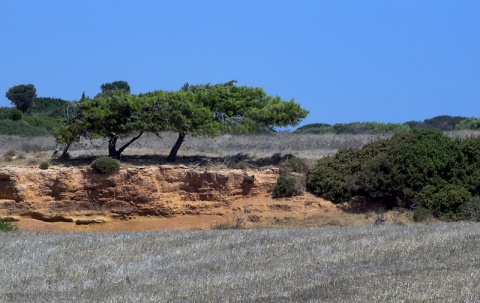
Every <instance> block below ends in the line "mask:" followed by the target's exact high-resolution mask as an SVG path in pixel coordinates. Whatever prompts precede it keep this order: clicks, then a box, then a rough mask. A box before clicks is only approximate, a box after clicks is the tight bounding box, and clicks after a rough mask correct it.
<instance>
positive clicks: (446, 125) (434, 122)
mask: <svg viewBox="0 0 480 303" xmlns="http://www.w3.org/2000/svg"><path fill="white" fill-rule="evenodd" d="M464 119H465V117H460V116H454V117H452V116H447V115H444V116H437V117H433V118H431V119H425V120H424V121H423V123H425V124H426V125H427V126H429V127H432V128H437V129H440V130H443V131H448V130H454V129H455V128H456V125H457V124H458V123H459V122H461V121H462V120H464Z"/></svg>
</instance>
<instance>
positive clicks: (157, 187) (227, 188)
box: [0, 165, 278, 224]
mask: <svg viewBox="0 0 480 303" xmlns="http://www.w3.org/2000/svg"><path fill="white" fill-rule="evenodd" d="M252 175H253V176H255V180H254V181H253V183H252V182H245V173H244V172H243V171H241V170H218V171H204V170H200V171H193V170H191V169H190V168H188V167H185V166H172V165H162V166H149V167H136V168H127V169H122V170H120V171H119V172H117V173H113V174H107V175H101V174H97V173H95V172H93V171H92V170H91V169H89V168H65V167H54V168H50V169H46V170H41V169H39V168H33V167H30V168H27V167H5V168H2V169H0V215H3V216H15V215H17V216H30V217H32V218H37V219H40V220H43V221H52V222H53V221H66V222H72V221H73V219H72V216H75V217H78V216H83V217H84V218H89V217H95V216H106V217H110V218H128V217H129V216H174V215H181V214H202V215H222V214H223V213H224V212H225V209H228V208H226V206H229V205H231V203H234V201H236V200H238V199H245V198H248V197H254V196H266V195H268V193H269V192H270V191H271V190H272V188H273V186H274V185H275V182H276V180H277V177H278V170H276V169H265V170H261V171H252V172H248V176H252ZM81 222H82V221H78V222H77V223H79V224H81ZM92 222H93V221H92ZM85 223H89V221H88V220H87V219H85Z"/></svg>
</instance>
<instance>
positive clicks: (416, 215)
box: [413, 207, 433, 222]
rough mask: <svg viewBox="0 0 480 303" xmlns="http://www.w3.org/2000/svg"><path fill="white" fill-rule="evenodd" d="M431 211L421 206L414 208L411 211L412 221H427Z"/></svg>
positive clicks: (430, 216)
mask: <svg viewBox="0 0 480 303" xmlns="http://www.w3.org/2000/svg"><path fill="white" fill-rule="evenodd" d="M432 217H433V216H432V213H431V212H430V211H429V210H428V209H426V208H423V207H419V208H416V209H415V210H414V211H413V221H415V222H427V221H429V220H430V219H431V218H432Z"/></svg>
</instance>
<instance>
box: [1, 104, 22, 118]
mask: <svg viewBox="0 0 480 303" xmlns="http://www.w3.org/2000/svg"><path fill="white" fill-rule="evenodd" d="M22 117H23V113H22V111H20V110H18V109H16V108H12V107H0V120H5V119H10V120H12V121H20V120H22Z"/></svg>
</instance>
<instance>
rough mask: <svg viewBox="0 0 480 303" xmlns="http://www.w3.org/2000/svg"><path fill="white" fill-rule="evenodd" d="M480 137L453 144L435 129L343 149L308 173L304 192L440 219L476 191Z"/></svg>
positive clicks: (452, 216) (451, 216) (456, 212)
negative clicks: (357, 199)
mask: <svg viewBox="0 0 480 303" xmlns="http://www.w3.org/2000/svg"><path fill="white" fill-rule="evenodd" d="M479 181H480V138H471V139H467V140H464V141H460V140H458V139H451V138H449V137H447V136H445V135H444V134H443V133H442V132H441V131H440V130H437V129H424V130H414V131H410V132H408V133H402V134H397V135H394V136H393V137H392V138H390V139H387V140H381V141H377V142H374V143H371V144H367V145H365V146H364V147H363V148H362V149H360V150H353V149H350V150H348V149H347V150H341V151H339V152H338V153H337V154H336V155H335V156H332V157H326V158H323V159H321V160H319V161H318V162H317V163H316V164H315V165H314V166H313V167H312V168H311V169H310V170H309V171H308V173H307V187H308V188H309V189H311V190H312V191H313V192H314V193H315V194H317V195H320V196H322V197H323V198H325V199H329V200H332V201H333V202H343V201H346V200H349V199H350V198H352V197H353V196H358V195H359V196H364V197H366V198H368V199H369V200H374V201H382V202H384V203H386V204H387V205H391V206H395V205H396V206H401V207H409V208H410V207H424V208H427V209H429V210H431V211H432V213H433V215H435V216H437V217H439V218H442V219H444V220H458V219H460V218H461V211H460V209H461V206H462V205H463V204H465V203H467V202H468V201H470V200H471V198H472V196H473V195H478V193H479V191H480V182H479Z"/></svg>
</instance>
